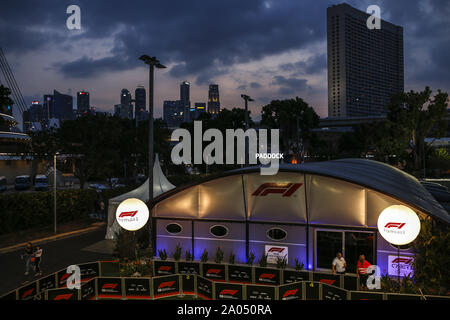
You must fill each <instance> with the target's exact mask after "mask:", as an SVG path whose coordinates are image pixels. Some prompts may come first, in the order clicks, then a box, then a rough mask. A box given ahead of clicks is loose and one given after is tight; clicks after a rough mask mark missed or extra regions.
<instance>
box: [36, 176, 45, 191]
mask: <svg viewBox="0 0 450 320" xmlns="http://www.w3.org/2000/svg"><path fill="white" fill-rule="evenodd" d="M34 190H36V191H48V180H47V177H46V176H45V175H43V174H37V175H36V178H35V179H34Z"/></svg>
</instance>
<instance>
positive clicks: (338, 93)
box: [327, 3, 403, 117]
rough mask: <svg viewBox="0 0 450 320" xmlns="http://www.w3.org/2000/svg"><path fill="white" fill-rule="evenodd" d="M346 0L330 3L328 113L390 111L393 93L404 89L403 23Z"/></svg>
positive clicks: (377, 113) (356, 114)
mask: <svg viewBox="0 0 450 320" xmlns="http://www.w3.org/2000/svg"><path fill="white" fill-rule="evenodd" d="M369 16H370V15H369V14H367V13H365V12H363V11H360V10H357V9H355V8H353V7H351V6H350V5H348V4H346V3H343V4H339V5H333V6H331V7H328V8H327V59H328V116H329V117H367V116H380V115H383V114H386V106H387V104H388V103H389V98H390V96H391V95H392V94H395V93H397V92H400V91H403V28H402V27H400V26H396V25H394V24H392V23H389V22H387V21H384V20H381V28H380V29H369V28H368V26H367V19H368V17H369Z"/></svg>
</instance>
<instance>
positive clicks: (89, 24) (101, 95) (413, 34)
mask: <svg viewBox="0 0 450 320" xmlns="http://www.w3.org/2000/svg"><path fill="white" fill-rule="evenodd" d="M339 3H342V2H337V1H323V2H320V3H316V2H309V1H302V2H301V3H298V2H296V1H276V2H275V1H248V2H245V3H240V2H239V3H236V4H230V3H227V4H220V3H208V2H204V1H202V2H196V1H194V2H190V3H189V4H187V3H184V2H182V3H179V4H171V6H173V8H168V7H167V8H166V7H165V6H167V4H158V5H154V7H155V8H154V9H155V10H154V12H153V13H149V12H147V11H148V10H142V7H146V6H148V5H149V4H148V3H146V2H143V3H141V4H137V3H136V5H134V4H133V6H129V7H126V8H123V7H122V6H121V5H120V2H117V3H116V2H114V1H113V2H112V3H111V6H108V8H105V7H103V6H102V7H96V6H97V4H95V3H89V2H85V1H77V2H76V3H75V4H77V5H79V6H80V9H81V30H68V29H67V28H66V26H65V21H66V19H67V17H68V15H67V14H66V13H65V9H66V7H65V6H64V4H63V3H61V4H56V5H55V4H52V6H49V3H46V2H43V3H42V5H40V6H39V7H38V8H35V7H34V8H32V7H31V6H29V7H28V6H26V5H25V4H23V3H8V4H6V10H5V11H4V13H3V14H2V15H4V16H5V18H4V19H3V23H2V29H1V30H2V31H0V35H1V36H2V38H3V39H5V41H4V42H3V43H5V44H6V46H5V47H4V49H5V54H6V56H7V58H8V60H9V62H10V64H11V68H12V69H13V72H14V74H15V76H16V79H17V81H18V83H19V86H20V88H21V90H22V93H23V95H24V97H25V99H26V102H27V104H28V105H29V104H30V103H31V101H32V100H36V99H37V100H41V99H42V96H43V95H44V94H46V93H50V92H52V91H53V90H54V89H55V90H58V91H59V92H62V93H66V92H67V90H68V89H69V88H70V89H71V90H72V93H74V92H77V91H79V90H81V89H86V90H88V91H89V92H90V95H91V105H93V106H96V107H97V109H98V110H101V111H108V112H111V113H112V112H113V108H114V105H115V104H117V103H118V101H117V92H118V91H120V90H121V89H122V88H128V89H129V90H130V91H132V90H133V89H134V88H136V87H137V86H138V85H139V84H142V83H147V82H148V78H147V77H148V73H147V72H146V69H145V66H142V65H141V64H140V63H139V61H138V57H139V55H140V54H144V53H148V54H151V55H156V56H157V57H158V58H159V59H160V60H161V62H163V63H164V64H166V65H167V66H168V68H167V69H165V70H162V71H158V72H157V73H156V76H155V81H156V82H155V117H161V116H162V107H163V101H164V100H176V99H177V96H178V90H176V88H177V86H178V84H179V83H180V82H181V81H182V80H187V81H189V82H190V83H191V99H190V100H191V101H207V90H208V85H209V84H210V83H217V84H218V85H219V86H220V92H221V106H222V107H225V108H232V107H243V103H242V101H241V99H240V94H241V93H248V94H250V95H251V96H252V97H254V98H255V100H256V101H255V102H253V103H251V104H250V105H249V109H250V110H251V111H252V116H253V117H254V118H256V119H257V116H259V113H260V108H261V106H263V105H265V104H267V103H269V102H270V101H271V100H273V99H283V98H291V97H295V96H299V97H302V98H303V99H305V100H306V101H307V102H308V103H309V104H310V105H311V106H313V107H314V108H315V110H316V112H318V114H319V115H320V116H322V117H324V116H327V115H328V112H327V109H328V99H327V61H326V50H327V45H326V9H327V7H329V6H331V5H333V4H339ZM347 3H348V4H350V5H351V6H353V7H355V8H356V9H358V10H362V11H365V10H366V8H367V7H368V5H370V4H376V5H378V6H380V8H381V17H382V19H383V20H387V21H389V22H391V23H394V24H396V25H400V26H402V27H403V29H404V45H405V49H404V53H405V90H410V89H423V87H424V86H425V85H430V86H431V88H432V89H433V90H436V89H438V88H440V89H442V90H444V91H449V89H450V81H449V75H448V73H447V72H445V71H446V70H448V69H449V68H448V64H449V61H447V59H445V52H447V51H448V50H446V48H448V47H449V43H448V41H447V39H448V36H446V34H448V30H449V28H450V22H449V21H448V19H447V18H446V17H447V14H448V12H449V11H450V7H449V4H448V3H446V2H444V1H431V2H421V3H419V4H415V5H408V3H406V2H404V1H399V2H395V3H392V2H387V1H371V3H369V2H367V1H347ZM405 4H406V6H405ZM181 7H183V8H181ZM138 8H139V10H137V9H138ZM174 8H176V9H178V8H179V9H183V10H174ZM41 10H43V12H41ZM218 10H219V11H220V12H221V15H220V17H219V16H215V15H205V13H207V12H215V11H218ZM306 10H308V11H306ZM44 11H45V14H44ZM99 11H102V12H103V13H107V14H102V15H101V18H100V19H95V18H96V12H99ZM141 12H142V13H141ZM144 13H145V15H144ZM161 13H164V15H163V16H164V19H163V20H162V19H161V17H158V15H161ZM167 13H170V14H171V15H170V16H169V18H167ZM36 15H41V16H44V17H46V18H45V19H42V20H39V19H38V20H36V19H31V17H33V16H36ZM146 15H149V17H148V19H146ZM186 16H189V18H188V19H187V20H183V19H184V18H185V17H186ZM199 17H201V18H199ZM12 21H14V23H13V22H12ZM144 21H145V23H144ZM183 21H184V22H183ZM224 21H230V22H233V23H231V24H225V23H223V22H224ZM182 22H183V23H186V25H185V26H182V25H181V23H182ZM205 24H207V25H208V28H206V27H205ZM230 25H232V26H233V28H230V27H229V26H230ZM181 27H183V28H182V29H181ZM230 29H231V30H230ZM180 30H182V32H181V31H180ZM158 31H164V32H158ZM153 34H164V37H161V36H152V35H153ZM180 34H181V35H180ZM180 37H183V39H184V38H186V39H184V40H183V41H182V42H179V41H180ZM175 44H176V45H175ZM437 47H439V48H440V49H439V50H436V49H435V48H437ZM48 48H51V49H48ZM36 61H39V63H36ZM418 61H425V62H426V63H424V62H422V63H419V62H418ZM146 89H148V88H146Z"/></svg>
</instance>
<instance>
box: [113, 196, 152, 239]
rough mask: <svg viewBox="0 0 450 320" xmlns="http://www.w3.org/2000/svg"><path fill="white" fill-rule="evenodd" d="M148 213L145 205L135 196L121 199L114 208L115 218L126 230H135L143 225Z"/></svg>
mask: <svg viewBox="0 0 450 320" xmlns="http://www.w3.org/2000/svg"><path fill="white" fill-rule="evenodd" d="M148 217H149V213H148V208H147V205H146V204H145V203H144V202H143V201H141V200H139V199H136V198H130V199H127V200H124V201H122V202H121V203H120V204H119V206H118V207H117V210H116V220H117V222H118V223H119V225H120V226H121V227H122V228H124V229H125V230H128V231H136V230H139V229H140V228H142V227H143V226H145V224H146V223H147V221H148Z"/></svg>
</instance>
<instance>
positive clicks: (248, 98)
mask: <svg viewBox="0 0 450 320" xmlns="http://www.w3.org/2000/svg"><path fill="white" fill-rule="evenodd" d="M241 98H242V99H244V101H245V103H244V109H245V131H247V130H248V127H249V123H248V102H249V101H254V100H253V99H252V98H250V97H249V96H248V95H246V94H241ZM248 143H249V141H248V137H247V136H245V164H244V165H245V166H247V165H248V163H249V154H248Z"/></svg>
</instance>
